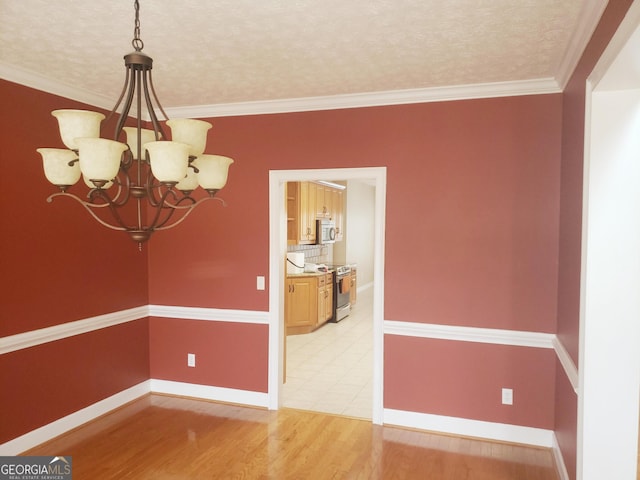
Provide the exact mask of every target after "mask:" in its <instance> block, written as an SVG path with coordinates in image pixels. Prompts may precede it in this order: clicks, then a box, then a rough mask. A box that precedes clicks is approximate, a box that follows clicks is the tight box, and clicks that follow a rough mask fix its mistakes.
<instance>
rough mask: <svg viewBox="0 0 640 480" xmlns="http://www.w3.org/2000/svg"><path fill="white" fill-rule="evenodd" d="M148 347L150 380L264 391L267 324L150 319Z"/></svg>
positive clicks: (265, 386) (265, 384)
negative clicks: (191, 357) (190, 361)
mask: <svg viewBox="0 0 640 480" xmlns="http://www.w3.org/2000/svg"><path fill="white" fill-rule="evenodd" d="M150 345H151V357H150V361H151V378H154V379H159V380H173V381H180V382H187V383H195V384H200V385H214V386H218V387H225V388H236V389H239V390H248V391H252V392H265V393H266V392H267V367H268V353H269V352H268V351H269V348H268V347H269V327H268V326H267V325H252V324H247V323H227V322H209V321H201V320H200V321H199V320H177V319H171V318H152V319H151V328H150ZM187 353H193V354H195V356H196V368H191V367H188V366H187Z"/></svg>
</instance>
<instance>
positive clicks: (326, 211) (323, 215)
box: [316, 184, 335, 220]
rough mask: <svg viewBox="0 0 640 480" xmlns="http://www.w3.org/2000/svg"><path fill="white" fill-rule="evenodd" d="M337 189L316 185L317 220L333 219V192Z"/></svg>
mask: <svg viewBox="0 0 640 480" xmlns="http://www.w3.org/2000/svg"><path fill="white" fill-rule="evenodd" d="M334 191H335V188H331V187H328V186H325V185H321V184H316V219H318V220H320V219H331V218H332V216H333V213H334V210H333V192H334Z"/></svg>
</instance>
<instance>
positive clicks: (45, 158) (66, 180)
mask: <svg viewBox="0 0 640 480" xmlns="http://www.w3.org/2000/svg"><path fill="white" fill-rule="evenodd" d="M37 152H38V153H39V154H40V155H42V166H43V167H44V176H45V177H47V180H49V181H50V182H51V183H53V184H54V185H57V186H58V187H69V186H71V185H75V184H76V183H77V182H78V180H80V165H78V162H75V163H73V165H69V162H71V161H72V160H75V159H76V158H78V157H77V155H76V154H75V153H74V152H72V151H71V150H66V149H63V148H38V150H37Z"/></svg>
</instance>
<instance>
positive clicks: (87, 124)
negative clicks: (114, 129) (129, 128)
mask: <svg viewBox="0 0 640 480" xmlns="http://www.w3.org/2000/svg"><path fill="white" fill-rule="evenodd" d="M51 115H53V116H54V117H56V118H57V119H58V129H59V130H60V137H61V138H62V143H64V144H65V146H66V147H67V148H69V149H71V150H77V149H78V144H77V143H76V138H98V137H99V136H100V122H102V120H104V115H103V114H101V113H98V112H91V111H89V110H54V111H53V112H51Z"/></svg>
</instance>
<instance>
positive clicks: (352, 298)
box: [349, 267, 358, 306]
mask: <svg viewBox="0 0 640 480" xmlns="http://www.w3.org/2000/svg"><path fill="white" fill-rule="evenodd" d="M357 300H358V271H357V270H356V268H355V267H351V286H350V288H349V303H350V304H351V306H354V305H355V304H356V302H357Z"/></svg>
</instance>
